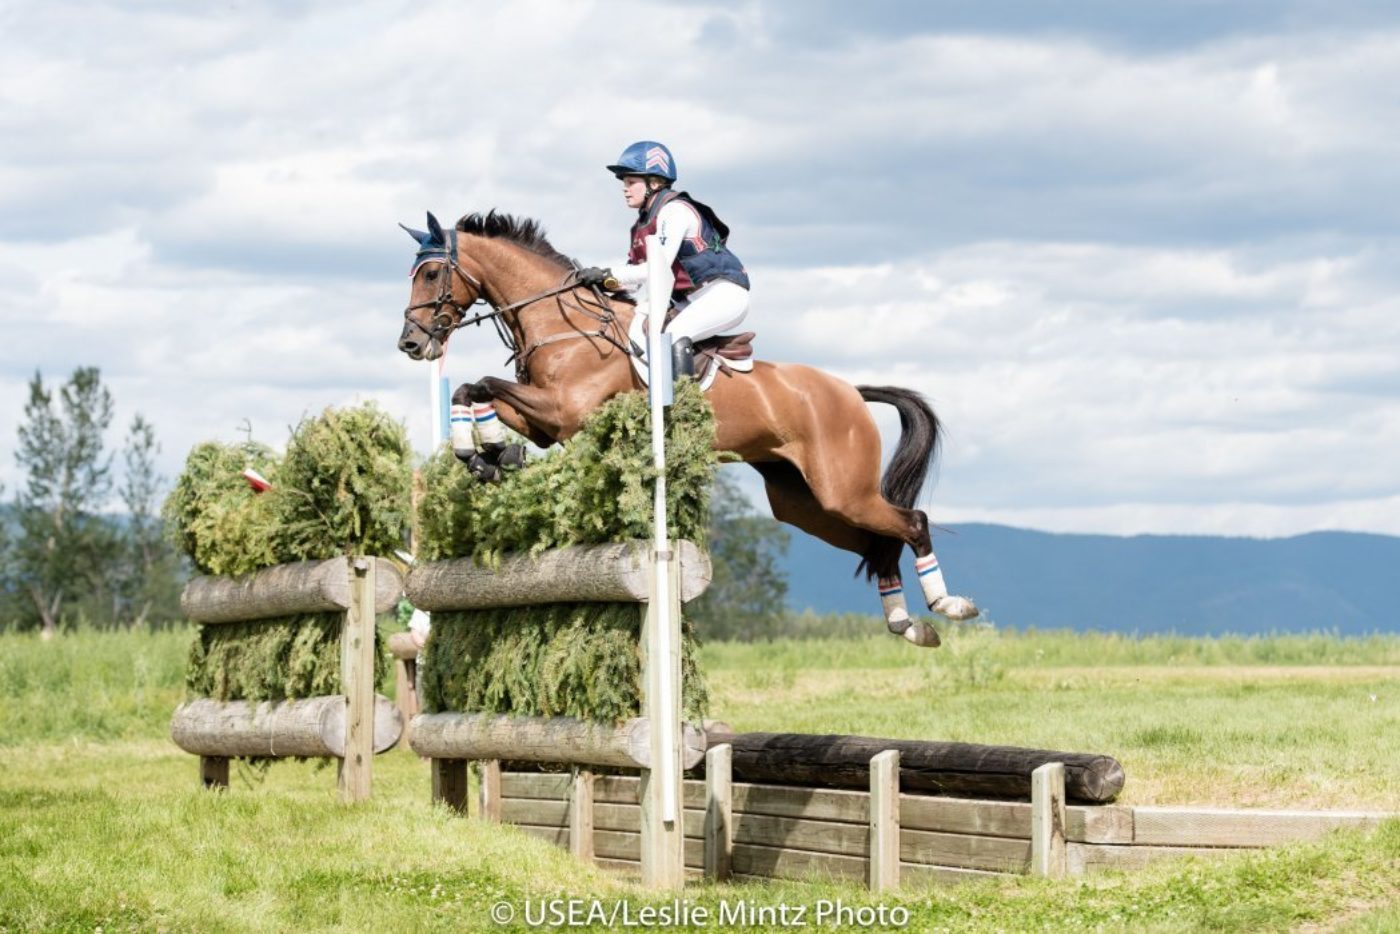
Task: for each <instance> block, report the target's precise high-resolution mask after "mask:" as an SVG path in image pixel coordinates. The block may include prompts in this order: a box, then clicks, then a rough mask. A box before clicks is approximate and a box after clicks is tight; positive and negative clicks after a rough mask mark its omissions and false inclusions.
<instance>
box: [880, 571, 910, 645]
mask: <svg viewBox="0 0 1400 934" xmlns="http://www.w3.org/2000/svg"><path fill="white" fill-rule="evenodd" d="M879 587H880V606H882V607H883V608H884V610H885V625H886V626H888V627H889V628H890V632H892V633H895V634H899V633H902V632H904V630H906V629H908V628H909V607H908V606H907V605H905V603H904V583H903V582H902V581H901V580H900V579H899V578H898V577H882V578H880V581H879Z"/></svg>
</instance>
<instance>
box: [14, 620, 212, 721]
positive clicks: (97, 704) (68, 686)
mask: <svg viewBox="0 0 1400 934" xmlns="http://www.w3.org/2000/svg"><path fill="white" fill-rule="evenodd" d="M192 638H193V630H191V629H188V628H178V629H160V630H155V631H148V630H141V629H135V630H111V631H95V630H85V631H77V632H72V633H66V634H64V635H62V636H60V637H58V638H56V639H54V640H52V641H50V642H43V641H41V640H40V639H39V637H38V636H37V635H32V634H13V633H10V634H4V635H0V747H3V746H23V745H27V744H30V743H53V742H62V741H68V740H82V741H99V742H101V741H104V740H122V739H148V738H151V737H154V736H161V735H164V733H165V730H166V728H167V727H168V726H169V724H170V714H171V712H172V711H174V709H175V706H176V705H177V704H178V703H179V702H180V701H181V700H183V699H184V693H185V658H186V656H187V655H188V654H189V648H190V640H191V639H192Z"/></svg>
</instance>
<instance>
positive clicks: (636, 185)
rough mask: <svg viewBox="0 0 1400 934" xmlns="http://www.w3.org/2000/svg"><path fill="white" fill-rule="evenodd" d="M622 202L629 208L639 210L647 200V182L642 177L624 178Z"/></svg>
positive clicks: (627, 176) (631, 176) (628, 176)
mask: <svg viewBox="0 0 1400 934" xmlns="http://www.w3.org/2000/svg"><path fill="white" fill-rule="evenodd" d="M622 200H624V201H626V202H627V206H628V207H629V208H639V207H641V206H642V204H643V203H644V202H645V201H646V200H647V180H646V178H645V177H644V176H641V175H624V176H622Z"/></svg>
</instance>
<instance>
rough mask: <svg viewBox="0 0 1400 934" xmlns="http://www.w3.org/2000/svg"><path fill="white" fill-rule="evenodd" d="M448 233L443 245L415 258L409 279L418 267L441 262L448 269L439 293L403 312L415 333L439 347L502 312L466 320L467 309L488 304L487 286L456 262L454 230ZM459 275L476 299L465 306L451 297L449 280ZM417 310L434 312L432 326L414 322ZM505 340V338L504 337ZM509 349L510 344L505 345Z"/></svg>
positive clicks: (425, 247) (429, 247)
mask: <svg viewBox="0 0 1400 934" xmlns="http://www.w3.org/2000/svg"><path fill="white" fill-rule="evenodd" d="M444 233H446V234H447V242H446V243H444V244H443V245H442V246H436V245H432V246H424V247H423V248H422V249H420V250H419V251H418V255H417V256H416V257H414V261H413V271H412V272H410V273H409V275H410V276H412V275H415V274H416V273H417V272H418V269H419V268H420V267H421V266H424V265H426V264H427V263H434V262H436V263H442V264H443V265H445V266H446V267H447V269H448V275H445V276H441V277H439V279H438V293H437V296H436V297H435V298H433V299H432V300H431V301H426V302H416V303H414V304H412V305H409V306H408V307H406V308H404V310H403V318H404V320H405V321H407V322H408V323H409V324H412V325H413V326H414V327H416V328H417V329H418V330H420V331H422V332H423V333H424V334H426V335H428V339H429V340H434V341H437V342H438V343H439V344H444V343H446V342H447V338H448V337H450V336H451V335H452V332H453V331H455V330H457V329H458V328H460V327H463V326H465V325H468V324H480V323H481V322H483V321H486V320H487V319H492V320H495V319H497V318H498V317H499V316H500V315H501V313H502V309H495V310H493V311H490V312H487V313H485V314H478V315H475V316H473V317H471V318H470V319H468V317H467V311H468V309H470V308H472V307H474V306H476V305H478V304H489V303H488V302H487V300H486V287H485V286H484V285H482V284H481V280H480V279H478V278H477V277H476V276H473V275H472V274H471V273H469V272H467V271H466V270H465V269H463V268H462V264H461V263H459V262H458V261H457V231H456V230H449V231H444ZM454 275H455V276H458V277H460V278H461V279H462V281H463V282H465V283H466V284H467V285H470V286H472V287H474V288H475V289H476V297H475V298H473V299H472V300H471V301H470V302H468V303H466V304H465V305H464V304H462V303H461V302H459V301H457V299H456V298H454V297H453V295H452V277H453V276H454ZM420 308H431V309H432V310H433V320H432V325H431V327H424V326H423V325H421V324H419V323H418V322H417V321H414V320H413V313H414V312H415V311H417V310H418V309H420ZM447 309H451V310H452V311H454V312H456V315H455V316H454V315H453V314H451V313H449V312H448V311H447ZM496 328H497V331H500V330H502V328H501V326H500V323H499V321H497V322H496ZM502 339H504V336H503V338H502ZM507 346H509V342H507Z"/></svg>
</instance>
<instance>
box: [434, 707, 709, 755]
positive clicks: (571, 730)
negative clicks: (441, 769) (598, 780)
mask: <svg viewBox="0 0 1400 934" xmlns="http://www.w3.org/2000/svg"><path fill="white" fill-rule="evenodd" d="M411 735H412V739H411V745H412V748H413V751H414V752H416V753H418V754H419V755H420V756H426V757H427V758H430V759H464V760H473V761H480V760H490V759H504V760H507V761H514V762H554V763H561V764H570V765H602V766H611V767H614V768H625V769H649V768H651V767H652V761H651V724H650V721H648V720H647V719H646V718H644V717H637V718H634V719H631V720H625V721H623V722H622V723H620V724H617V725H616V726H613V725H610V724H606V723H594V722H592V721H588V720H575V719H573V718H570V717H515V716H506V715H503V714H469V713H435V714H420V715H419V716H417V717H414V718H413V724H412V727H411ZM681 743H682V750H681V764H682V767H683V768H687V769H689V768H694V767H695V766H696V765H698V764H699V763H700V760H701V759H702V758H704V755H705V734H704V732H702V731H701V730H699V729H697V728H696V727H694V726H691V725H689V724H686V725H685V726H684V727H683V729H682V735H681Z"/></svg>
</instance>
